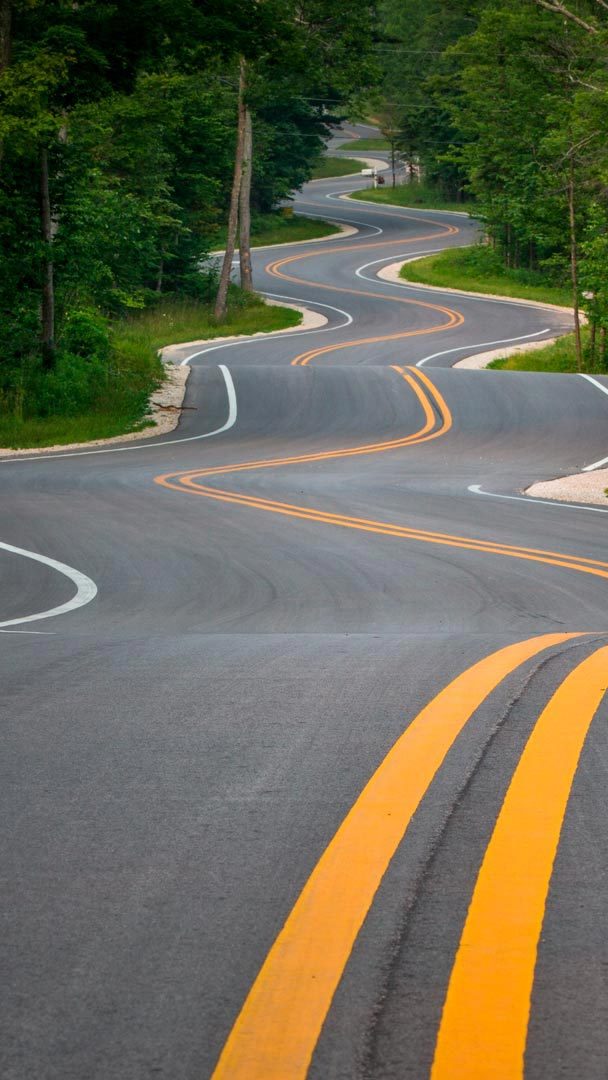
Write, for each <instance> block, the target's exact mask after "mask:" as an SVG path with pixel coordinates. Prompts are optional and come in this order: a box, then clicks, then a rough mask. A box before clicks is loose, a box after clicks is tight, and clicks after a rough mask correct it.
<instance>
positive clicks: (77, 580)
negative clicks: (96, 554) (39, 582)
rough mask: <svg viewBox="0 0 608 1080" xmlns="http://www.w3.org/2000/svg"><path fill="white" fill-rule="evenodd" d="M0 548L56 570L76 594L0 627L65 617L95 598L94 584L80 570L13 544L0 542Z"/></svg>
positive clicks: (8, 621)
mask: <svg viewBox="0 0 608 1080" xmlns="http://www.w3.org/2000/svg"><path fill="white" fill-rule="evenodd" d="M0 548H2V549H3V550H4V551H10V552H11V553H12V554H13V555H23V556H24V558H26V559H33V560H34V562H39V563H43V564H44V565H45V566H50V568H51V570H57V571H58V573H60V574H63V575H64V577H67V578H69V579H70V581H73V582H74V584H75V586H76V593H75V594H74V596H73V597H72V599H71V600H68V601H67V602H66V603H65V604H59V605H58V606H57V607H54V608H48V610H47V611H39V612H38V613H37V614H36V615H22V616H21V618H19V619H5V621H4V622H0V627H4V626H18V625H19V624H21V623H28V622H36V621H37V620H38V619H50V618H51V617H52V616H54V615H65V614H66V613H67V612H68V611H75V610H76V608H80V607H84V605H85V604H90V602H91V600H94V599H95V597H96V596H97V586H96V584H95V582H94V581H92V580H91V578H90V577H87V575H86V574H82V573H81V572H80V570H75V569H74V567H73V566H67V565H66V564H65V563H62V562H58V561H57V559H49V558H48V556H46V555H38V554H37V552H35V551H26V549H25V548H20V547H14V546H13V544H5V543H2V541H0Z"/></svg>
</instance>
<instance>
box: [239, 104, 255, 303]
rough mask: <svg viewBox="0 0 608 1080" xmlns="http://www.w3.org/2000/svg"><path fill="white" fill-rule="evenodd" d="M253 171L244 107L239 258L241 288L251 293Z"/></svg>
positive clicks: (250, 133) (250, 129) (250, 126)
mask: <svg viewBox="0 0 608 1080" xmlns="http://www.w3.org/2000/svg"><path fill="white" fill-rule="evenodd" d="M252 171H253V124H252V120H251V110H250V109H249V108H248V107H247V106H245V143H244V148H243V178H242V182H241V194H240V203H239V226H240V231H239V257H240V264H241V288H243V289H245V291H246V292H253V275H252V271H251V174H252Z"/></svg>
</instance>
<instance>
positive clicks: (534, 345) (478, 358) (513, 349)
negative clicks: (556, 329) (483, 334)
mask: <svg viewBox="0 0 608 1080" xmlns="http://www.w3.org/2000/svg"><path fill="white" fill-rule="evenodd" d="M557 340H558V338H543V340H542V341H526V342H525V343H524V344H523V345H509V346H508V347H507V348H504V347H503V348H502V349H491V350H490V352H484V353H476V354H475V355H473V356H465V358H464V360H458V362H457V363H456V364H453V365H452V367H455V368H466V369H467V370H469V371H481V370H482V368H487V367H488V365H489V364H491V363H492V361H493V360H506V359H507V357H509V356H514V355H515V353H524V352H534V350H535V349H546V348H547V347H548V346H549V345H555V342H556V341H557Z"/></svg>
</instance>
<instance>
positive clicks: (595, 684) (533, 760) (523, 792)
mask: <svg viewBox="0 0 608 1080" xmlns="http://www.w3.org/2000/svg"><path fill="white" fill-rule="evenodd" d="M607 685H608V647H604V648H602V649H599V650H598V651H597V652H595V653H594V654H593V655H592V656H590V657H589V658H588V659H587V660H584V661H583V662H582V663H581V664H579V666H578V667H577V668H575V670H574V671H573V672H572V673H571V674H570V675H569V676H568V677H567V678H566V679H565V680H564V682H563V683H562V685H561V686H560V687H559V689H558V690H557V692H556V693H555V695H554V696H553V698H552V699H551V701H550V702H549V704H548V705H547V707H546V708H545V709H544V711H543V712H542V713H541V716H540V717H539V720H538V722H537V724H536V727H535V728H534V731H533V732H532V735H531V736H530V739H529V741H528V744H527V746H526V748H525V750H524V753H523V755H522V757H521V759H520V762H519V765H518V766H517V769H516V771H515V774H514V776H513V780H512V782H511V785H510V787H509V790H508V792H507V795H506V798H505V801H504V803H503V806H502V809H501V812H500V815H499V817H498V821H497V823H496V827H495V829H494V833H493V836H492V839H491V841H490V843H489V845H488V848H487V851H486V854H485V858H484V860H483V864H482V867H481V870H480V873H479V877H478V879H477V884H476V886H475V891H474V893H473V898H472V901H471V906H470V908H469V913H468V916H467V920H466V924H465V928H464V932H463V934H462V939H461V942H460V947H459V949H458V953H457V956H456V961H455V964H454V968H453V971H452V976H451V979H450V984H449V989H448V993H447V998H446V1002H445V1006H444V1010H443V1018H442V1021H441V1027H440V1030H439V1036H438V1040H437V1047H436V1052H435V1061H434V1065H433V1070H432V1080H521V1078H522V1077H523V1075H524V1053H525V1046H526V1035H527V1028H528V1017H529V1012H530V999H531V994H532V986H533V981H534V969H535V964H536V954H537V948H538V941H539V938H540V933H541V929H542V924H543V917H544V912H545V905H546V900H547V893H548V890H549V884H550V880H551V873H552V869H553V862H554V859H555V854H556V852H557V846H558V843H559V837H560V832H561V828H562V823H563V819H564V816H565V813H566V807H567V804H568V798H569V795H570V790H571V787H572V782H573V780H574V775H575V772H576V768H577V765H578V761H579V757H580V754H581V751H582V748H583V745H584V742H585V738H586V736H587V732H588V730H589V726H590V724H591V721H592V719H593V716H594V714H595V712H596V710H597V708H598V706H599V704H600V702H601V700H602V697H603V695H604V693H605V691H606V688H607Z"/></svg>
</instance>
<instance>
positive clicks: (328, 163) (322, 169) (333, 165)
mask: <svg viewBox="0 0 608 1080" xmlns="http://www.w3.org/2000/svg"><path fill="white" fill-rule="evenodd" d="M364 168H365V166H364V164H363V162H362V161H355V160H354V158H337V157H324V158H322V160H321V161H320V162H319V164H318V165H317V166H316V167H315V169H314V171H313V174H312V179H313V180H331V179H333V178H334V177H337V176H352V174H353V173H360V172H361V169H364Z"/></svg>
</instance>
